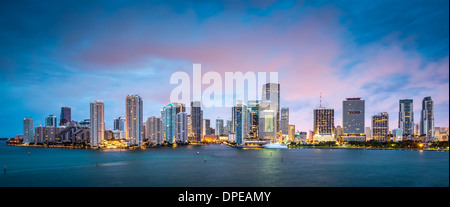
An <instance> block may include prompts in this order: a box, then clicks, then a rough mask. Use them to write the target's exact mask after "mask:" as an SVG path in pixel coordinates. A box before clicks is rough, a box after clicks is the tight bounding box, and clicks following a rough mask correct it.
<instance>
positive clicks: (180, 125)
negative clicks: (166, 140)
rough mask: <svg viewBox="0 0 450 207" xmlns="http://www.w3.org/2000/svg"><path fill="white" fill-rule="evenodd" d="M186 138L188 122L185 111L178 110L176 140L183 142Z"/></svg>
mask: <svg viewBox="0 0 450 207" xmlns="http://www.w3.org/2000/svg"><path fill="white" fill-rule="evenodd" d="M187 138H188V122H187V113H186V112H180V113H178V114H177V142H181V143H185V142H187V141H188V140H187Z"/></svg>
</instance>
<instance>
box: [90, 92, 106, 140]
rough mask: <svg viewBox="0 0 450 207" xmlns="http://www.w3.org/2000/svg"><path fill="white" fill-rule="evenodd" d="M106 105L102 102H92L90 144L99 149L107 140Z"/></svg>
mask: <svg viewBox="0 0 450 207" xmlns="http://www.w3.org/2000/svg"><path fill="white" fill-rule="evenodd" d="M104 110H105V105H104V103H103V102H102V101H94V102H91V110H90V111H91V123H90V130H91V131H90V143H91V147H98V146H99V145H100V143H101V142H102V141H104V139H105V111H104Z"/></svg>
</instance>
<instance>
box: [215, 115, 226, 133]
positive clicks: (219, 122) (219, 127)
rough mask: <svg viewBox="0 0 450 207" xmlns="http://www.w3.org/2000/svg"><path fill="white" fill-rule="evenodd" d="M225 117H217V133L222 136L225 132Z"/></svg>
mask: <svg viewBox="0 0 450 207" xmlns="http://www.w3.org/2000/svg"><path fill="white" fill-rule="evenodd" d="M223 129H224V128H223V119H221V118H217V119H216V135H219V136H222V135H224V134H225V132H224V131H223Z"/></svg>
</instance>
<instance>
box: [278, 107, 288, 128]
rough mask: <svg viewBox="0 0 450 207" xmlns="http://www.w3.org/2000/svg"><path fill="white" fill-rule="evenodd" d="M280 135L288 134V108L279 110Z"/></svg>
mask: <svg viewBox="0 0 450 207" xmlns="http://www.w3.org/2000/svg"><path fill="white" fill-rule="evenodd" d="M280 125H281V126H280V127H281V134H285V135H288V134H289V107H283V108H281V121H280Z"/></svg>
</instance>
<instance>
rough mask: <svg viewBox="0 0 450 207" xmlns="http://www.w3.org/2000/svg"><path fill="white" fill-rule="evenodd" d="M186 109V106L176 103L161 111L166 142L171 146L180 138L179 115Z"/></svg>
mask: <svg viewBox="0 0 450 207" xmlns="http://www.w3.org/2000/svg"><path fill="white" fill-rule="evenodd" d="M185 108H186V107H185V105H184V104H182V103H175V102H174V103H171V104H168V105H167V106H165V107H164V108H162V109H161V120H162V122H163V123H164V140H165V141H167V142H168V143H169V144H173V143H174V142H175V141H176V139H177V137H178V134H177V114H178V113H180V112H185V111H186V109H185ZM186 118H187V117H186ZM186 130H187V129H186Z"/></svg>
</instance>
